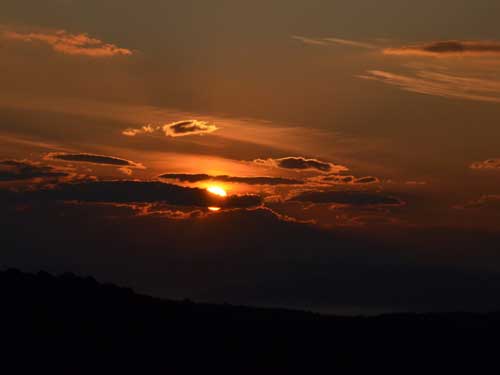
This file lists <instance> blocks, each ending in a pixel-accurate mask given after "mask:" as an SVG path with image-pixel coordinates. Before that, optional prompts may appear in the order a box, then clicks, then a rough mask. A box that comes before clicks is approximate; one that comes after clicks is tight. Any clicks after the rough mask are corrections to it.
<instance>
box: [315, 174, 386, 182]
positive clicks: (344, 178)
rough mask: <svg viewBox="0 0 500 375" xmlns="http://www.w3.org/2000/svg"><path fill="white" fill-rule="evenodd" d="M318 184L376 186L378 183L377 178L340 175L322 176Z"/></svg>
mask: <svg viewBox="0 0 500 375" xmlns="http://www.w3.org/2000/svg"><path fill="white" fill-rule="evenodd" d="M319 181H320V182H331V183H334V184H376V183H380V180H379V179H378V178H377V177H372V176H367V177H359V178H357V177H354V176H342V175H328V176H322V177H321V179H320V180H319Z"/></svg>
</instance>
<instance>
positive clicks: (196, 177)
mask: <svg viewBox="0 0 500 375" xmlns="http://www.w3.org/2000/svg"><path fill="white" fill-rule="evenodd" d="M159 178H162V179H166V180H177V181H180V182H189V183H196V182H203V181H219V182H229V183H237V184H247V185H301V184H304V181H301V180H297V179H293V178H283V177H239V176H227V175H220V176H211V175H208V174H203V173H200V174H187V173H166V174H162V175H161V176H159Z"/></svg>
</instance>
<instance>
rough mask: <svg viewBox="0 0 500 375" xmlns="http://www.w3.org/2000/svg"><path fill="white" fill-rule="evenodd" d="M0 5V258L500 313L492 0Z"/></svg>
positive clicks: (286, 302)
mask: <svg viewBox="0 0 500 375" xmlns="http://www.w3.org/2000/svg"><path fill="white" fill-rule="evenodd" d="M0 9H1V11H0V203H1V204H2V206H3V207H4V208H3V209H2V213H1V215H0V224H1V225H2V227H3V228H4V234H3V237H4V239H5V243H6V244H7V245H8V246H7V248H6V249H4V250H2V252H1V255H0V266H2V267H19V268H23V269H28V270H40V269H44V270H48V271H52V272H65V271H72V272H77V273H80V274H83V275H93V276H96V277H98V278H99V279H101V280H104V281H112V282H115V283H119V284H122V285H128V286H132V287H134V288H135V289H136V290H138V291H140V292H145V293H150V294H153V295H156V296H162V297H171V298H192V299H195V300H200V301H210V302H230V303H242V304H252V305H260V306H281V307H290V308H301V309H310V310H314V311H326V312H334V313H371V312H378V311H410V310H411V311H414V310H417V311H427V310H441V311H442V310H487V309H491V308H495V307H498V305H496V303H497V302H496V301H495V298H497V296H498V292H500V252H499V251H500V245H499V244H500V29H499V28H498V20H499V18H500V2H498V3H496V2H492V1H490V0H475V1H470V0H469V1H467V0H442V1H438V2H436V1H430V0H421V1H410V0H379V1H368V0H349V1H344V0H342V1H340V0H331V1H324V0H307V1H306V0H286V1H285V0H272V1H270V0H267V1H261V0H255V1H243V0H231V1H229V0H212V1H202V0H182V1H177V0H167V1H165V0H161V1H160V0H144V1H140V2H139V1H131V0H121V1H116V0H107V1H96V0H86V1H83V0H81V1H80V0H46V1H35V0H15V1H14V0H4V1H3V2H2V5H1V7H0ZM207 189H208V190H207ZM224 195H225V196H224Z"/></svg>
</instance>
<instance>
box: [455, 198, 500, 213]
mask: <svg viewBox="0 0 500 375" xmlns="http://www.w3.org/2000/svg"><path fill="white" fill-rule="evenodd" d="M454 208H457V209H471V208H476V209H479V208H488V209H494V210H496V211H500V195H499V194H486V195H483V196H481V197H480V198H478V199H475V200H472V201H469V202H467V203H465V204H463V205H459V206H455V207H454Z"/></svg>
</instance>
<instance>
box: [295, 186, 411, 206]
mask: <svg viewBox="0 0 500 375" xmlns="http://www.w3.org/2000/svg"><path fill="white" fill-rule="evenodd" d="M289 201H291V202H293V201H296V202H306V203H319V204H321V203H336V204H345V205H349V206H401V205H403V204H404V202H403V201H401V200H400V199H399V198H396V197H392V196H388V195H383V194H380V193H377V192H365V191H313V190H311V191H305V192H302V193H299V194H297V195H295V196H293V197H292V198H290V199H289Z"/></svg>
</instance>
